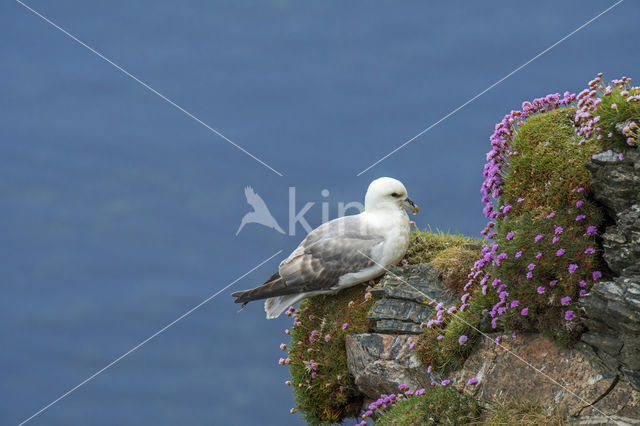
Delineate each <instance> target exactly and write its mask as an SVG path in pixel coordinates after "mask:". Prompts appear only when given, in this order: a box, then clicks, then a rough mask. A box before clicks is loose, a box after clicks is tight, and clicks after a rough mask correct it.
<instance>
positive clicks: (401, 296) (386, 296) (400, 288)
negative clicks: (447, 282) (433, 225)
mask: <svg viewBox="0 0 640 426" xmlns="http://www.w3.org/2000/svg"><path fill="white" fill-rule="evenodd" d="M371 294H372V295H373V296H374V297H375V298H376V301H375V303H374V304H373V306H372V308H371V311H370V312H369V313H368V314H367V317H369V318H371V319H373V320H376V327H375V331H378V332H381V333H398V334H403V333H413V334H418V333H420V331H421V328H420V324H421V323H423V322H426V321H428V320H429V319H430V318H431V313H432V311H433V305H435V304H436V303H439V302H443V303H444V304H445V305H446V306H449V305H453V304H454V303H455V300H456V297H455V295H454V294H453V293H451V292H449V291H448V290H446V289H445V288H444V287H443V285H442V282H441V281H440V278H439V273H438V271H437V270H436V269H435V268H434V267H433V266H432V265H431V264H430V263H424V264H418V265H406V266H403V267H395V268H392V269H390V271H389V272H388V273H387V274H386V275H385V276H384V277H383V278H382V279H381V280H380V282H378V284H376V286H375V287H374V288H373V289H371ZM433 300H435V301H436V302H433V303H432V305H431V306H430V305H428V303H429V302H431V301H433Z"/></svg>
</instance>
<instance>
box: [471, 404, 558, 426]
mask: <svg viewBox="0 0 640 426" xmlns="http://www.w3.org/2000/svg"><path fill="white" fill-rule="evenodd" d="M474 424H479V425H485V424H486V425H524V424H527V425H549V426H564V425H568V424H569V422H567V421H566V419H565V418H564V416H563V415H562V413H561V412H560V410H559V408H558V407H555V408H547V407H543V406H540V405H537V404H535V403H532V402H530V401H525V400H521V401H511V402H507V403H500V404H494V405H493V406H492V407H491V408H490V409H489V410H487V412H486V413H485V415H484V416H483V420H482V421H481V422H479V423H474Z"/></svg>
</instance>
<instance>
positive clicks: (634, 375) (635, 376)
mask: <svg viewBox="0 0 640 426" xmlns="http://www.w3.org/2000/svg"><path fill="white" fill-rule="evenodd" d="M620 371H621V372H622V373H623V374H624V378H625V380H626V381H627V382H628V383H629V384H630V385H631V387H632V388H634V389H635V390H637V391H640V371H638V370H632V369H630V368H626V367H620Z"/></svg>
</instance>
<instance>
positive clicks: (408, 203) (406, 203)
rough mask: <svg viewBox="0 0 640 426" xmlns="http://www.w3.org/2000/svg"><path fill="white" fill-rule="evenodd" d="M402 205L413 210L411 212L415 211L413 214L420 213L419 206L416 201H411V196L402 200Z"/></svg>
mask: <svg viewBox="0 0 640 426" xmlns="http://www.w3.org/2000/svg"><path fill="white" fill-rule="evenodd" d="M402 206H403V207H404V208H405V209H407V210H409V211H411V213H413V214H418V211H419V210H420V209H419V208H418V206H416V203H414V202H413V201H411V198H409V197H407V198H405V200H404V201H403V202H402Z"/></svg>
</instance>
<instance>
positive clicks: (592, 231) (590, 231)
mask: <svg viewBox="0 0 640 426" xmlns="http://www.w3.org/2000/svg"><path fill="white" fill-rule="evenodd" d="M597 233H598V228H596V227H595V226H593V225H591V226H589V227H588V228H587V234H589V235H595V234H597Z"/></svg>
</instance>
